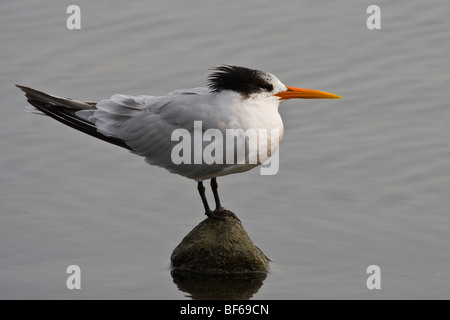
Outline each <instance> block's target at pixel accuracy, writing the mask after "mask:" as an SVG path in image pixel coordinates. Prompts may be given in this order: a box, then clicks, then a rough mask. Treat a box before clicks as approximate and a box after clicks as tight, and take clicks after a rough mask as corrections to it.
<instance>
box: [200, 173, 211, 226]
mask: <svg viewBox="0 0 450 320" xmlns="http://www.w3.org/2000/svg"><path fill="white" fill-rule="evenodd" d="M197 190H198V193H200V198H202V202H203V207H205V214H206V215H207V216H208V217H210V218H212V217H211V216H212V211H211V209H210V208H209V205H208V200H207V199H206V195H205V187H204V186H203V181H199V182H198V184H197Z"/></svg>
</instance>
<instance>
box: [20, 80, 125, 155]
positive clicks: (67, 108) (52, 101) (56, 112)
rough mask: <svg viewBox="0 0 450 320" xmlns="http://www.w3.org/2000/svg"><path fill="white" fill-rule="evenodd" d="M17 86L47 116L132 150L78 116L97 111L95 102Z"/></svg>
mask: <svg viewBox="0 0 450 320" xmlns="http://www.w3.org/2000/svg"><path fill="white" fill-rule="evenodd" d="M16 86H17V87H18V88H19V89H20V90H22V91H23V92H24V93H25V96H26V97H27V100H28V102H29V103H30V104H31V105H32V106H34V107H35V108H36V109H37V110H39V111H40V112H42V113H44V114H45V115H47V116H49V117H52V118H53V119H55V120H57V121H59V122H61V123H64V124H65V125H68V126H69V127H72V128H74V129H76V130H79V131H81V132H84V133H86V134H89V135H91V136H93V137H95V138H98V139H101V140H103V141H106V142H109V143H112V144H115V145H117V146H119V147H123V148H126V149H129V150H131V148H130V147H129V146H128V145H127V144H126V143H125V142H124V141H123V140H121V139H118V138H114V137H109V136H105V135H103V134H102V133H100V132H99V131H98V130H97V127H96V126H95V123H93V122H90V121H89V120H88V119H87V118H86V117H80V116H78V115H77V112H79V111H82V110H92V111H94V110H96V103H95V102H82V101H77V100H72V99H68V98H61V97H56V96H52V95H49V94H47V93H44V92H41V91H38V90H35V89H32V88H28V87H24V86H20V85H17V84H16Z"/></svg>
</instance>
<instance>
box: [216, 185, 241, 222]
mask: <svg viewBox="0 0 450 320" xmlns="http://www.w3.org/2000/svg"><path fill="white" fill-rule="evenodd" d="M218 186H219V185H218V184H217V180H216V178H212V179H211V189H212V192H213V195H214V201H215V202H216V209H214V211H213V212H212V216H211V217H210V218H215V219H220V220H225V217H232V218H234V219H237V220H239V218H238V217H237V216H236V215H235V214H234V213H233V212H231V211H229V210H227V209H225V208H224V207H222V205H221V204H220V198H219V192H218V191H217V188H218ZM239 221H240V220H239Z"/></svg>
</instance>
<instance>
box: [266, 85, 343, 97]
mask: <svg viewBox="0 0 450 320" xmlns="http://www.w3.org/2000/svg"><path fill="white" fill-rule="evenodd" d="M286 88H287V90H286V91H282V92H279V93H276V94H274V96H277V97H279V98H280V100H287V99H294V98H300V99H342V97H340V96H338V95H335V94H332V93H328V92H323V91H318V90H311V89H302V88H294V87H288V86H286Z"/></svg>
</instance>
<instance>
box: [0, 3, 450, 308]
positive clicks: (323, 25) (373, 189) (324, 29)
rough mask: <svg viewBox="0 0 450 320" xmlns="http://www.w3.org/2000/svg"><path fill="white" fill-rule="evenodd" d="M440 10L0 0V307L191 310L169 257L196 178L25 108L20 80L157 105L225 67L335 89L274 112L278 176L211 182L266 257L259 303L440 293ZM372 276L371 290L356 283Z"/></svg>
mask: <svg viewBox="0 0 450 320" xmlns="http://www.w3.org/2000/svg"><path fill="white" fill-rule="evenodd" d="M70 4H77V5H79V6H80V8H81V18H82V20H81V26H82V29H81V30H68V29H67V28H66V19H67V17H68V14H66V8H67V6H69V5H70ZM371 4H377V5H379V6H380V7H381V13H382V15H381V18H382V25H381V26H382V29H381V30H368V29H367V27H366V19H367V18H368V16H369V15H368V14H367V13H366V9H367V7H368V6H369V5H371ZM449 16H450V4H449V3H448V1H440V0H430V1H426V2H425V1H418V0H411V1H383V0H379V1H376V2H375V1H356V0H344V1H298V0H297V1H277V2H274V1H265V0H260V1H254V0H252V1H235V0H232V1H200V0H191V1H181V0H177V1H166V0H165V1H137V0H132V1H104V0H102V1H84V0H80V1H76V3H73V2H72V1H56V0H40V1H30V0H21V1H9V0H7V1H2V2H1V3H0V43H1V49H0V70H1V77H0V97H1V117H0V137H1V139H0V298H1V299H17V298H21V299H37V298H39V299H82V298H86V299H135V298H137V299H187V298H189V296H190V294H189V293H188V292H184V291H182V290H179V289H178V288H177V286H176V285H175V284H174V283H173V280H172V277H171V275H170V261H169V257H170V254H171V252H172V250H173V249H174V247H175V246H176V245H177V244H178V243H179V242H180V241H181V240H182V238H183V237H184V235H186V234H187V233H188V232H189V231H190V230H191V229H192V228H193V227H194V226H195V225H196V224H198V223H199V222H200V221H201V220H202V219H203V218H204V216H203V209H202V204H201V201H200V199H199V197H198V194H197V190H196V186H195V183H194V182H192V181H190V180H187V179H185V178H182V177H179V176H176V175H171V174H169V173H168V172H166V171H165V170H163V169H160V168H157V167H151V166H149V165H147V164H146V163H145V162H144V161H143V160H142V159H140V158H139V157H137V156H135V155H132V154H129V153H128V152H126V151H125V150H123V149H121V148H118V147H115V146H113V145H109V144H107V143H104V142H102V141H100V140H96V139H94V138H91V137H89V136H86V135H83V134H82V133H79V132H76V131H75V130H72V129H70V128H66V127H64V126H63V125H61V124H59V123H57V122H56V121H54V120H52V119H49V118H46V117H41V116H37V115H32V114H29V113H25V112H24V107H25V106H26V105H27V103H26V101H25V98H24V96H23V95H22V93H21V92H20V91H19V90H17V88H15V87H14V84H15V83H18V84H23V85H27V86H31V87H34V88H36V89H39V90H43V91H46V92H49V93H53V94H56V95H59V96H65V97H71V98H74V99H79V100H90V101H99V100H101V99H103V98H107V97H110V96H111V95H112V94H114V93H125V94H136V95H137V94H152V95H163V94H166V93H168V92H169V91H171V90H173V89H176V88H189V87H196V86H204V85H205V83H206V81H205V79H206V77H207V75H208V73H209V70H208V68H210V67H214V66H218V65H221V64H234V65H242V66H247V67H251V68H256V69H262V70H265V71H268V72H271V73H273V74H275V75H277V76H278V77H279V78H280V79H281V81H283V82H284V83H285V84H287V85H291V86H298V87H305V88H312V89H318V90H324V91H329V92H333V93H336V94H339V95H341V96H343V97H344V99H343V100H295V101H289V102H285V103H283V104H282V105H281V107H280V113H281V115H282V117H283V119H284V124H285V135H284V140H283V142H282V145H281V149H280V171H279V173H278V174H277V175H274V176H261V175H260V174H259V170H258V169H256V170H253V171H250V172H248V173H244V174H239V175H231V176H227V177H224V178H221V179H219V185H220V192H221V197H222V200H223V202H224V204H225V205H226V207H227V208H229V209H231V210H233V211H234V212H235V213H237V214H238V216H239V217H240V218H241V220H242V222H243V224H244V227H245V228H246V230H247V231H248V233H249V235H250V237H251V238H252V240H253V241H254V242H255V243H256V245H258V246H259V247H260V248H261V249H262V250H263V251H264V252H265V253H266V254H267V255H268V256H269V257H270V258H271V259H272V260H273V261H272V263H271V272H270V273H269V274H268V276H267V278H266V279H265V281H264V283H263V285H262V287H261V288H260V289H259V290H258V291H257V292H256V293H255V294H254V296H253V298H254V299H315V298H323V299H397V298H402V299H416V298H425V299H428V298H438V299H448V298H450V231H449V230H450V217H449V216H450V212H449V209H450V199H449V197H450V179H449V174H450V161H449V160H450V107H449V100H450V72H449V71H450V20H449V19H448V17H449ZM210 199H211V197H210ZM71 264H76V265H79V266H80V267H81V272H82V282H81V286H82V289H81V290H73V291H71V290H68V289H67V288H66V279H67V277H68V275H67V274H66V268H67V266H69V265H71ZM373 264H375V265H378V266H379V267H380V268H381V290H368V289H367V287H366V279H367V277H368V276H369V275H368V274H366V268H367V267H368V266H369V265H373Z"/></svg>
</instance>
